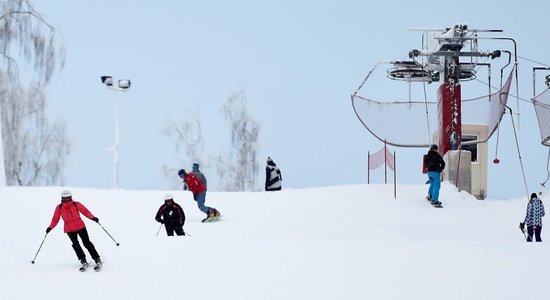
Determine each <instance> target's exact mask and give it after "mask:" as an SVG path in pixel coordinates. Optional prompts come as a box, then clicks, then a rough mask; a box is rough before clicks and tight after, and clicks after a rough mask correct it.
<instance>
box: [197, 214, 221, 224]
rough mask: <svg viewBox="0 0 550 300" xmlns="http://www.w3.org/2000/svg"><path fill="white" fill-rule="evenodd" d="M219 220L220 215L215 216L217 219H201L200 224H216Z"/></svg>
mask: <svg viewBox="0 0 550 300" xmlns="http://www.w3.org/2000/svg"><path fill="white" fill-rule="evenodd" d="M220 218H221V215H220V216H217V217H206V218H204V219H202V221H201V222H202V223H211V222H217V221H219V220H220Z"/></svg>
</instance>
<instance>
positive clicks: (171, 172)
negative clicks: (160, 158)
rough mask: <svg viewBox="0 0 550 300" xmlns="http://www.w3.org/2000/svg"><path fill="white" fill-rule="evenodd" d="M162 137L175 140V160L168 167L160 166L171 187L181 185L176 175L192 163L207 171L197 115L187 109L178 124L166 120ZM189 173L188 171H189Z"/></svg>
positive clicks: (199, 121)
mask: <svg viewBox="0 0 550 300" xmlns="http://www.w3.org/2000/svg"><path fill="white" fill-rule="evenodd" d="M162 133H163V135H165V136H167V137H172V138H174V139H175V142H176V143H175V149H174V150H175V153H176V155H177V158H176V159H175V162H173V163H171V164H170V165H169V166H167V165H162V166H161V171H162V173H163V174H164V176H165V177H166V178H168V180H169V181H170V182H172V186H177V185H181V181H179V180H178V178H177V176H176V174H177V171H178V170H179V169H181V168H184V169H186V168H185V166H188V167H187V168H190V167H191V165H192V164H193V163H194V162H197V163H199V164H200V165H201V166H202V169H203V170H205V169H207V165H206V159H205V157H206V155H205V153H204V138H203V134H202V127H201V120H200V117H199V116H198V114H196V113H194V112H192V111H191V110H190V109H189V108H187V114H185V115H184V116H183V118H182V121H181V122H180V123H176V122H175V121H173V120H168V121H167V123H166V124H165V125H164V128H163V130H162ZM189 171H190V170H189Z"/></svg>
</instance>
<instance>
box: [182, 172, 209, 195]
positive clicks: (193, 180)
mask: <svg viewBox="0 0 550 300" xmlns="http://www.w3.org/2000/svg"><path fill="white" fill-rule="evenodd" d="M183 182H184V183H185V184H186V185H187V188H188V189H189V190H190V191H191V192H192V193H193V196H197V195H198V194H200V193H202V192H205V191H206V189H205V188H204V185H203V184H202V182H201V181H200V179H199V178H198V177H197V176H195V175H193V174H191V173H187V174H185V177H183Z"/></svg>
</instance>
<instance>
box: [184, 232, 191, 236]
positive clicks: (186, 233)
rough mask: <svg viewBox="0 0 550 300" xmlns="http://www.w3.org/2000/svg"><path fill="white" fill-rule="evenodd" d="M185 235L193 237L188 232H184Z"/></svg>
mask: <svg viewBox="0 0 550 300" xmlns="http://www.w3.org/2000/svg"><path fill="white" fill-rule="evenodd" d="M183 233H184V234H185V235H187V236H189V237H192V235H190V234H189V232H187V231H183Z"/></svg>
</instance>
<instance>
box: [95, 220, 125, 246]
mask: <svg viewBox="0 0 550 300" xmlns="http://www.w3.org/2000/svg"><path fill="white" fill-rule="evenodd" d="M97 224H99V226H101V228H102V229H103V231H105V233H106V234H107V235H108V236H109V237H110V238H111V240H113V242H115V244H116V245H117V247H118V246H119V245H120V243H118V242H117V241H115V239H114V238H113V237H112V236H111V235H110V234H109V233H108V232H107V230H105V228H104V227H103V225H101V223H99V222H97Z"/></svg>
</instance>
